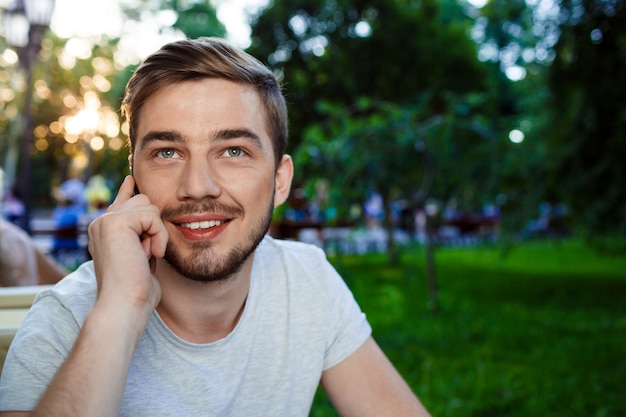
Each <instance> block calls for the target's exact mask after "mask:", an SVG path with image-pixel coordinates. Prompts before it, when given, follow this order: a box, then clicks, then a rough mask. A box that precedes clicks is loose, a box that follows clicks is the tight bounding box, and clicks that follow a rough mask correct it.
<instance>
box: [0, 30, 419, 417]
mask: <svg viewBox="0 0 626 417" xmlns="http://www.w3.org/2000/svg"><path fill="white" fill-rule="evenodd" d="M123 110H124V112H125V114H126V116H127V118H128V120H129V124H130V149H131V155H130V158H129V160H130V164H131V172H132V174H133V175H132V176H128V177H127V178H126V179H125V181H124V183H123V184H122V185H121V187H120V189H119V192H118V195H117V198H116V199H115V201H114V202H113V204H112V205H111V207H110V208H109V210H108V211H107V213H106V214H105V215H103V216H101V217H99V218H98V219H97V220H95V221H94V222H93V223H91V224H90V227H89V250H90V252H91V254H92V256H93V261H90V262H87V263H85V264H83V265H82V266H81V267H80V268H78V269H77V270H76V271H75V272H73V273H72V274H70V275H69V276H68V277H66V278H65V279H64V280H62V281H61V282H60V283H59V284H57V285H56V286H55V287H54V288H53V289H51V290H49V291H45V292H43V293H42V294H41V295H40V296H39V297H38V298H37V300H36V301H35V303H34V305H33V307H32V308H31V310H30V312H29V314H28V316H27V317H26V319H25V320H24V322H23V324H22V326H21V328H20V330H19V331H18V333H17V335H16V337H15V340H14V343H13V345H12V346H11V349H10V351H9V353H8V356H7V359H6V363H5V368H4V370H3V373H2V378H1V379H0V415H2V416H25V415H37V416H64V417H68V416H115V415H120V416H133V417H136V416H150V417H155V416H157V417H158V416H254V415H258V416H289V417H294V416H306V415H308V414H309V412H310V408H311V404H312V401H313V397H314V395H315V392H316V390H317V387H318V386H319V384H320V383H321V385H322V386H323V388H324V389H325V390H326V392H327V394H328V396H329V398H330V399H331V401H332V403H333V405H334V406H335V407H336V409H337V410H338V412H339V413H340V414H341V415H342V416H382V415H389V416H427V415H428V413H427V412H426V410H425V409H424V408H423V407H422V405H421V404H420V402H419V400H418V399H417V397H416V396H415V395H414V394H413V392H412V391H411V390H410V389H409V387H408V386H407V384H406V383H405V382H404V380H403V379H402V377H401V376H400V375H399V374H398V373H397V371H396V370H395V369H394V367H393V366H392V364H391V363H390V362H389V361H388V360H387V358H386V357H385V355H384V354H383V353H382V351H381V350H380V348H379V347H378V345H377V344H376V342H375V341H374V339H373V338H372V337H371V328H370V326H369V324H368V322H367V320H366V319H365V315H364V314H363V313H362V312H361V310H360V309H359V307H358V305H357V303H356V301H355V300H354V298H353V296H352V294H351V293H350V291H349V290H348V288H347V287H346V285H345V284H344V282H343V281H342V280H341V278H340V277H339V276H338V275H337V273H336V272H335V270H334V269H333V268H332V267H331V266H330V264H329V263H328V261H327V260H326V259H325V257H324V254H323V252H322V251H320V250H319V249H317V248H314V247H311V246H307V245H304V244H301V243H296V242H285V241H277V240H274V239H272V238H271V237H269V236H267V231H268V228H269V225H270V221H271V217H272V212H273V209H274V208H275V207H276V206H278V205H280V204H282V203H283V202H284V201H285V199H286V198H287V196H288V194H289V190H290V186H291V179H292V176H293V164H292V160H291V158H290V157H289V156H288V155H286V154H285V149H286V145H287V111H286V107H285V101H284V98H283V95H282V92H281V89H280V86H279V84H278V82H277V81H276V79H275V78H274V76H273V75H272V73H271V71H269V70H268V69H267V68H266V67H264V66H263V65H262V64H261V63H260V62H259V61H257V60H256V59H254V58H252V57H251V56H249V55H248V54H246V53H244V52H242V51H240V50H238V49H236V48H233V47H231V46H230V45H229V44H227V43H225V42H224V41H222V40H220V39H216V38H203V39H199V40H185V41H179V42H174V43H171V44H167V45H165V46H164V47H163V48H161V49H160V50H159V51H157V52H156V53H154V54H153V55H152V56H150V57H148V58H147V59H146V60H145V61H144V63H143V64H142V65H141V66H140V67H139V68H138V69H137V71H136V73H135V74H134V75H133V77H132V78H131V80H130V81H129V84H128V86H127V90H126V97H125V100H124V103H123Z"/></svg>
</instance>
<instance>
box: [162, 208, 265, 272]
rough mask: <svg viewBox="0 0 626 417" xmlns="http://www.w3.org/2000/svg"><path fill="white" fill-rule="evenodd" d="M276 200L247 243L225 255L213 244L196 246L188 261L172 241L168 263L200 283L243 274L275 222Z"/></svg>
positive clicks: (254, 227)
mask: <svg viewBox="0 0 626 417" xmlns="http://www.w3.org/2000/svg"><path fill="white" fill-rule="evenodd" d="M273 201H274V198H273V196H272V199H271V200H270V205H269V208H268V209H267V211H266V214H265V216H264V217H263V218H261V219H260V220H259V221H258V222H257V224H255V225H254V226H253V227H252V228H251V230H250V233H249V234H248V236H247V239H245V240H243V241H241V242H240V243H239V244H238V245H236V246H234V247H233V248H232V249H230V251H229V252H228V253H226V254H225V255H221V256H220V255H217V254H216V253H215V249H214V248H213V244H212V243H211V242H196V243H194V244H193V251H192V254H191V255H189V256H187V257H184V256H182V254H181V253H180V251H179V250H178V248H177V247H176V245H174V244H173V242H172V241H171V240H170V241H169V242H168V244H167V247H166V250H165V257H164V258H165V260H166V261H167V262H168V263H169V264H170V265H171V266H172V267H173V268H174V270H176V272H178V273H179V274H181V275H182V276H184V277H186V278H188V279H190V280H192V281H198V282H216V281H224V280H227V279H228V278H230V277H231V276H233V275H234V274H236V273H237V272H239V270H240V269H241V267H242V266H243V264H244V263H245V261H246V260H247V259H248V258H249V257H250V255H252V253H254V251H255V250H256V248H257V247H258V246H259V244H260V243H261V241H262V240H263V238H264V237H265V235H266V234H267V232H268V230H269V228H270V224H271V222H272V215H273V212H274V205H273Z"/></svg>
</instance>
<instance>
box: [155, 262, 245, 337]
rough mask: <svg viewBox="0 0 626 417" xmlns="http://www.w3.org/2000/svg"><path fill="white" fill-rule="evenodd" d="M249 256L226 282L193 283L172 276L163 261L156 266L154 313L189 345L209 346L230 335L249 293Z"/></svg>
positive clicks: (174, 273) (168, 267) (172, 273)
mask: <svg viewBox="0 0 626 417" xmlns="http://www.w3.org/2000/svg"><path fill="white" fill-rule="evenodd" d="M253 258H254V256H253V255H252V256H250V257H249V258H248V259H247V260H246V261H245V263H244V265H243V266H242V267H241V269H240V270H239V271H238V272H237V273H236V274H235V275H232V276H231V277H229V278H228V279H226V280H222V281H215V282H197V281H192V280H190V279H187V278H184V277H182V276H180V275H179V274H178V273H176V272H175V271H174V270H173V269H172V268H171V266H170V265H169V264H167V263H166V262H164V261H160V262H158V263H157V272H156V276H157V279H158V280H159V283H160V284H161V293H162V295H161V301H160V303H159V305H158V306H157V312H158V313H159V315H160V316H161V318H162V319H163V322H164V323H165V324H166V325H167V326H168V327H169V328H170V329H171V330H172V331H173V332H174V333H175V334H176V335H177V336H178V337H180V338H182V339H184V340H186V341H188V342H192V343H211V342H215V341H217V340H219V339H222V338H224V337H226V336H227V335H228V334H230V333H231V332H232V331H233V329H234V328H235V326H237V323H238V322H239V319H240V318H241V315H242V314H243V310H244V307H245V304H246V299H247V297H248V291H249V289H250V275H251V272H252V263H253V262H252V261H253Z"/></svg>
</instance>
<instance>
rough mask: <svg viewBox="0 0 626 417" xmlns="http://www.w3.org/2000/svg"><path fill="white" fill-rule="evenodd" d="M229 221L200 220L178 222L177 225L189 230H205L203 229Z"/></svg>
mask: <svg viewBox="0 0 626 417" xmlns="http://www.w3.org/2000/svg"><path fill="white" fill-rule="evenodd" d="M229 221H230V220H202V221H194V222H184V223H178V226H181V227H185V228H187V229H191V230H205V229H210V228H212V227H215V226H220V225H222V224H224V223H227V222H229Z"/></svg>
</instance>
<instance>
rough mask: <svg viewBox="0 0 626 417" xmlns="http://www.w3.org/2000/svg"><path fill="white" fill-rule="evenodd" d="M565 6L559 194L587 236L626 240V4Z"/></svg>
mask: <svg viewBox="0 0 626 417" xmlns="http://www.w3.org/2000/svg"><path fill="white" fill-rule="evenodd" d="M624 3H625V2H624V1H620V0H609V1H605V0H602V1H600V0H581V1H570V0H563V1H562V2H561V18H562V21H561V25H560V29H561V37H560V39H559V42H558V44H557V45H556V58H555V61H554V63H553V65H552V67H551V68H550V73H549V86H550V90H551V93H552V101H551V103H550V116H551V120H552V124H551V126H550V132H551V134H552V136H551V141H550V150H551V159H552V160H553V166H552V172H553V176H552V182H551V186H552V192H553V193H554V195H555V196H557V197H558V198H560V199H562V200H563V201H565V202H567V203H568V204H569V206H570V209H571V210H572V215H573V216H575V217H576V219H577V220H578V221H580V222H581V224H582V225H583V226H584V228H585V231H586V233H587V235H589V236H593V235H596V236H598V237H599V238H600V239H604V238H607V237H611V236H617V237H622V238H623V236H625V235H626V188H624V184H623V181H624V178H626V168H625V165H624V161H623V159H624V155H626V113H625V112H624V103H625V102H626V71H624V68H626V7H625V6H626V5H625V4H624Z"/></svg>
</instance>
